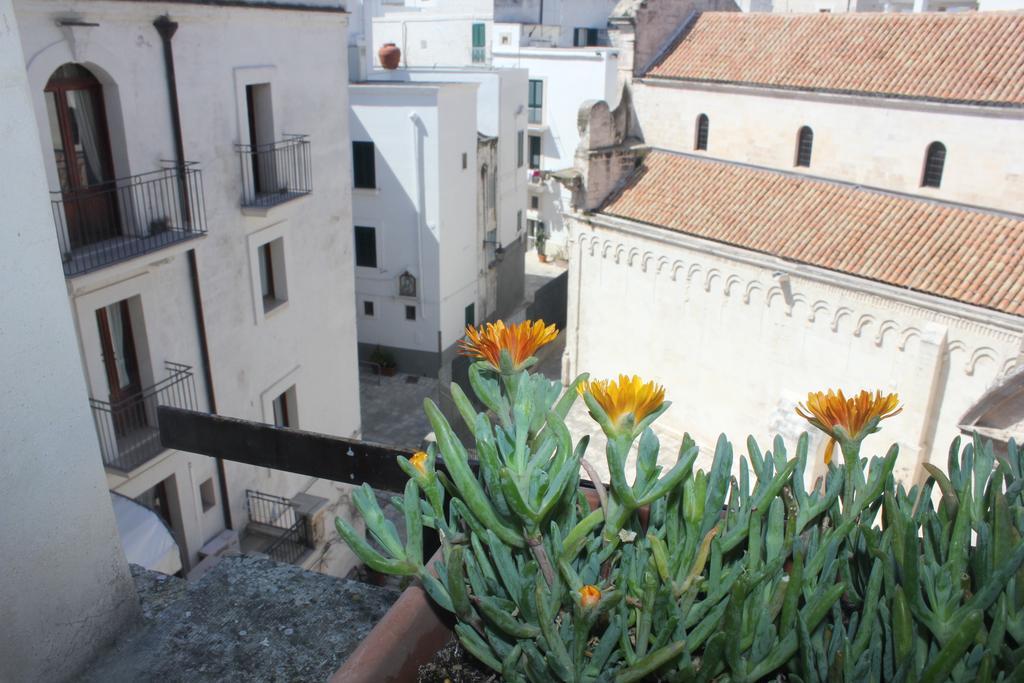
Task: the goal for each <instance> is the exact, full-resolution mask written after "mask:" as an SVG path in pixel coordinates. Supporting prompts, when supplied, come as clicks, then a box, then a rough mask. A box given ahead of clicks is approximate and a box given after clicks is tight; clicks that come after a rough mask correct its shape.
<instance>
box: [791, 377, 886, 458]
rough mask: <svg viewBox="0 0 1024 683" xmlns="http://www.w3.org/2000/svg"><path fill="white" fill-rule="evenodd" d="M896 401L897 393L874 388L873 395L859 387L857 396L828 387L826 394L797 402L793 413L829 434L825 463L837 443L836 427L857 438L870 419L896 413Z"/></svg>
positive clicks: (877, 419) (850, 436)
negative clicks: (883, 392) (849, 396)
mask: <svg viewBox="0 0 1024 683" xmlns="http://www.w3.org/2000/svg"><path fill="white" fill-rule="evenodd" d="M899 403H900V399H899V395H898V394H882V392H881V391H876V392H875V393H874V395H872V394H871V392H870V391H863V390H862V391H861V392H860V393H859V394H857V395H856V396H853V397H851V398H846V397H845V396H843V392H842V390H839V391H832V390H831V389H829V390H828V393H827V394H826V393H824V392H821V391H812V392H810V393H809V394H807V405H806V406H805V405H804V404H802V403H801V404H799V405H797V408H796V412H797V415H799V416H800V417H802V418H804V419H805V420H807V421H808V422H810V423H811V424H812V425H814V426H815V427H817V428H818V429H820V430H821V431H823V432H825V433H826V434H828V435H829V436H830V437H832V438H831V439H830V440H829V442H828V447H827V448H826V449H825V463H826V464H828V463H829V462H831V461H832V452H833V450H834V449H835V445H836V434H835V428H836V427H842V428H843V430H844V431H845V432H846V435H847V436H848V437H849V438H851V439H853V440H855V441H856V440H858V439H861V438H863V437H865V436H867V432H865V431H864V430H865V428H866V427H867V426H868V425H869V423H871V422H872V421H874V423H875V424H877V423H878V421H879V420H884V419H886V418H888V417H892V416H893V415H897V414H899V413H900V412H901V411H902V410H903V407H902V406H901V405H900V404H899ZM872 431H874V430H872ZM862 432H863V433H862Z"/></svg>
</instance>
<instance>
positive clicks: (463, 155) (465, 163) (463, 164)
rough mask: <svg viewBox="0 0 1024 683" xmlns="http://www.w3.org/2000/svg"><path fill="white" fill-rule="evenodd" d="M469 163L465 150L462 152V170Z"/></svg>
mask: <svg viewBox="0 0 1024 683" xmlns="http://www.w3.org/2000/svg"><path fill="white" fill-rule="evenodd" d="M468 165H469V155H468V154H466V153H465V152H463V153H462V170H463V171H465V170H466V168H467V167H468Z"/></svg>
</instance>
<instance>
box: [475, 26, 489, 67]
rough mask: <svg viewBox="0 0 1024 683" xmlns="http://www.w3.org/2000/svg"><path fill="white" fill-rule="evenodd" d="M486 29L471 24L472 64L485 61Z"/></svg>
mask: <svg viewBox="0 0 1024 683" xmlns="http://www.w3.org/2000/svg"><path fill="white" fill-rule="evenodd" d="M486 41H487V29H486V27H485V26H484V24H473V63H474V64H480V63H482V62H486V61H487V48H486V47H485V45H486Z"/></svg>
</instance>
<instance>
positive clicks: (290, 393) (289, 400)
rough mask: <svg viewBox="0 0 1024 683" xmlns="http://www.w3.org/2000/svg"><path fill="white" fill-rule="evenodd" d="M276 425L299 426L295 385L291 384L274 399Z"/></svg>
mask: <svg viewBox="0 0 1024 683" xmlns="http://www.w3.org/2000/svg"><path fill="white" fill-rule="evenodd" d="M273 408H274V425H276V426H278V427H297V426H298V422H297V421H296V417H297V416H296V414H295V386H294V385H293V386H290V387H288V389H286V390H285V391H284V392H283V393H282V394H280V395H279V396H278V397H277V398H275V399H274V403H273Z"/></svg>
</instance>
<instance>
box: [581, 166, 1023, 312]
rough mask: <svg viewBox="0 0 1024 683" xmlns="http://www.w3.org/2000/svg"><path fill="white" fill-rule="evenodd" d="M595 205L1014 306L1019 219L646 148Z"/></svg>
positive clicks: (790, 256) (1019, 298)
mask: <svg viewBox="0 0 1024 683" xmlns="http://www.w3.org/2000/svg"><path fill="white" fill-rule="evenodd" d="M601 211H602V212H603V213H605V214H609V215H613V216H619V217H622V218H627V219H630V220H634V221H638V222H641V223H647V224H650V225H655V226H659V227H663V228H667V229H669V230H674V231H677V232H681V233H686V234H690V235H693V236H696V237H701V238H705V239H709V240H714V241H717V242H723V243H727V244H732V245H735V246H737V247H741V248H744V249H749V250H752V251H756V252H761V253H765V254H772V255H775V256H778V257H781V258H784V259H787V260H790V261H795V262H798V263H806V264H809V265H813V266H818V267H821V268H827V269H829V270H835V271H839V272H842V273H848V274H850V275H856V276H859V277H863V278H868V279H871V280H875V281H879V282H884V283H887V284H890V285H894V286H897V287H903V288H906V289H911V290H915V291H918V292H923V293H926V294H933V295H936V296H940V297H944V298H947V299H953V300H956V301H961V302H964V303H967V304H973V305H976V306H981V307H984V308H989V309H994V310H997V311H1001V312H1004V313H1009V314H1012V315H1018V316H1022V315H1024V260H1021V259H1020V258H1019V254H1021V253H1024V216H1020V215H1015V214H1006V213H997V212H990V211H983V210H980V209H975V208H972V207H966V206H962V205H957V204H950V203H947V202H939V201H933V200H928V199H923V198H916V197H911V196H908V195H900V194H895V193H891V192H884V191H881V190H873V189H867V188H863V187H859V186H856V185H852V184H849V183H841V182H836V181H830V180H824V179H820V178H814V177H808V176H805V175H799V174H795V173H786V172H781V171H774V170H768V169H762V168H757V167H752V166H746V165H742V164H736V163H731V162H725V161H719V160H714V159H708V158H706V157H697V156H693V155H689V154H679V153H673V152H666V151H658V150H656V151H652V152H650V153H649V154H648V155H647V157H646V158H645V160H644V163H643V164H642V165H641V166H640V167H638V169H637V170H636V171H635V172H634V174H633V176H632V177H631V178H630V179H629V180H628V182H627V183H626V184H625V186H624V187H623V188H622V189H620V190H619V191H618V192H616V193H615V194H614V195H612V196H611V197H610V198H609V199H608V201H607V202H606V203H605V205H604V206H603V207H602V209H601Z"/></svg>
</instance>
